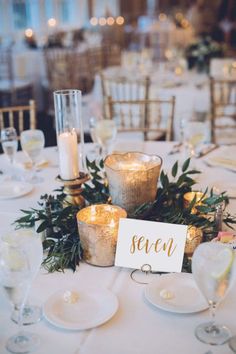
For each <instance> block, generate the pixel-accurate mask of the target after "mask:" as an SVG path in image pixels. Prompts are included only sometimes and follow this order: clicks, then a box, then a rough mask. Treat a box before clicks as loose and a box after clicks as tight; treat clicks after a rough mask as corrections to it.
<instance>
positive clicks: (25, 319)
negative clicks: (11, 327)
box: [11, 305, 42, 326]
mask: <svg viewBox="0 0 236 354" xmlns="http://www.w3.org/2000/svg"><path fill="white" fill-rule="evenodd" d="M41 318H42V309H41V307H39V306H32V305H26V306H25V307H24V308H23V311H22V319H21V321H22V325H25V326H26V325H31V324H34V323H37V322H39V321H40V320H41ZM11 320H12V321H13V322H15V323H18V320H19V310H17V309H14V311H13V312H12V315H11Z"/></svg>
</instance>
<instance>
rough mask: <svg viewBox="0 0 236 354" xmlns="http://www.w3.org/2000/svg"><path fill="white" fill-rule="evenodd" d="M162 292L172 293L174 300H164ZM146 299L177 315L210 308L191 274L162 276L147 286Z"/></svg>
mask: <svg viewBox="0 0 236 354" xmlns="http://www.w3.org/2000/svg"><path fill="white" fill-rule="evenodd" d="M162 290H167V291H168V292H170V293H171V294H172V295H173V298H171V299H165V298H163V296H161V295H160V293H161V291H162ZM145 297H146V299H147V300H148V301H149V302H150V303H151V304H152V305H154V306H156V307H157V308H159V309H162V310H165V311H169V312H175V313H194V312H199V311H203V310H206V309H207V308H208V307H209V306H208V303H207V302H206V300H205V298H204V297H203V295H202V294H201V293H200V291H199V290H198V288H197V285H196V283H195V281H194V279H193V276H192V274H189V273H170V274H165V275H161V276H160V277H158V278H157V279H155V280H154V281H153V282H151V283H149V284H148V285H147V286H146V288H145Z"/></svg>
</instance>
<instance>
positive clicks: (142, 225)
mask: <svg viewBox="0 0 236 354" xmlns="http://www.w3.org/2000/svg"><path fill="white" fill-rule="evenodd" d="M187 228H188V227H187V226H186V225H174V224H167V223H161V222H154V221H144V220H135V219H120V223H119V231H118V240H117V247H116V258H115V265H116V266H119V267H128V268H135V269H141V267H142V266H143V265H144V264H149V265H150V266H151V270H152V271H160V272H181V269H182V263H183V257H184V248H185V242H186V236H187Z"/></svg>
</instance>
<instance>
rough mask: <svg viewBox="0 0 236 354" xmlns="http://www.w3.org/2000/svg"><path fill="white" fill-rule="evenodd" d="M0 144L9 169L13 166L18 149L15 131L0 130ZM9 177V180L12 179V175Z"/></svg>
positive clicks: (12, 129) (11, 128) (8, 129)
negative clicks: (9, 165)
mask: <svg viewBox="0 0 236 354" xmlns="http://www.w3.org/2000/svg"><path fill="white" fill-rule="evenodd" d="M1 143H2V149H3V152H4V153H5V155H6V156H7V158H8V160H9V162H10V164H11V168H12V167H13V164H14V159H15V154H16V151H17V147H18V141H17V132H16V129H15V128H13V127H9V128H4V129H2V130H1ZM10 177H11V179H14V175H13V174H12V175H11V176H10Z"/></svg>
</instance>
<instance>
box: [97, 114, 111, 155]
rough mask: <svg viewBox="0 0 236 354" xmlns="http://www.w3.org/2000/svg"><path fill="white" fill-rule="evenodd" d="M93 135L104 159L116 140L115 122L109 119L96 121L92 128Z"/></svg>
mask: <svg viewBox="0 0 236 354" xmlns="http://www.w3.org/2000/svg"><path fill="white" fill-rule="evenodd" d="M94 135H95V137H96V138H95V139H96V140H97V142H98V144H99V145H100V147H101V155H102V157H103V158H105V157H106V155H107V154H108V153H109V152H110V149H111V147H112V144H113V143H114V141H115V139H116V135H117V127H116V124H115V122H114V121H113V120H109V119H101V120H98V121H97V122H96V124H95V127H94Z"/></svg>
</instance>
